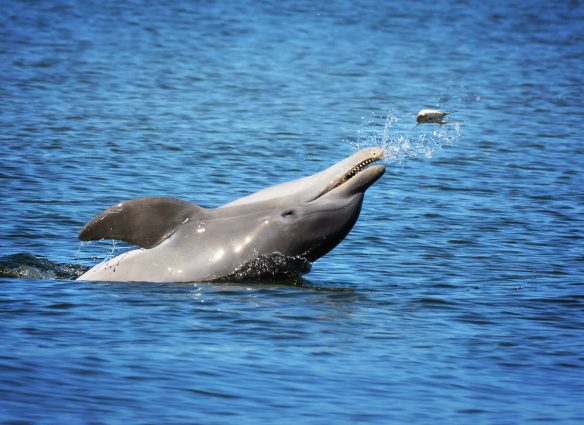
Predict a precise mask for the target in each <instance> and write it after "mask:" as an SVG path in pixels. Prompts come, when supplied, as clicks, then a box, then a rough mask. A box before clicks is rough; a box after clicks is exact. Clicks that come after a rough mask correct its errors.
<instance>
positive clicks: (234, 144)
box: [0, 0, 584, 424]
mask: <svg viewBox="0 0 584 425" xmlns="http://www.w3.org/2000/svg"><path fill="white" fill-rule="evenodd" d="M166 3H167V2H142V1H128V2H92V1H84V2H72V1H71V2H68V1H55V0H47V1H42V2H33V1H30V2H28V1H22V2H20V1H10V0H5V1H3V2H2V4H1V7H0V75H1V76H2V78H1V81H0V139H1V140H0V212H1V220H0V283H1V284H0V344H1V345H0V348H1V350H0V422H2V423H11V421H12V422H14V423H59V424H63V423H96V424H97V423H122V422H124V423H185V424H187V423H189V424H191V423H204V424H224V423H238V424H245V423H249V424H257V423H269V424H272V423H285V424H290V423H299V424H325V423H327V424H328V423H335V424H336V423H372V424H380V423H415V424H420V423H427V424H436V423H444V424H446V423H447V424H453V423H458V424H469V423H481V424H487V423H488V424H526V423H546V424H552V423H558V424H581V423H584V407H582V406H584V354H583V353H584V334H583V329H584V290H583V279H582V276H583V275H584V246H583V242H582V236H583V232H582V228H583V218H584V214H583V213H584V196H583V191H582V187H584V179H583V177H582V170H583V169H584V159H583V158H584V156H583V154H584V149H583V145H582V133H583V132H582V130H583V129H584V128H583V125H582V120H583V119H584V116H583V112H582V104H583V100H584V96H583V87H584V84H583V83H584V81H583V75H584V65H583V64H582V58H583V57H584V40H583V34H582V31H581V29H578V28H581V22H582V21H583V18H584V7H583V5H582V2H579V1H572V2H569V1H566V2H543V1H535V2H529V3H525V4H524V3H523V2H502V1H499V2H479V1H475V0H470V1H464V2H447V1H443V0H438V1H434V2H373V1H362V2H344V1H328V2H326V3H324V4H315V3H314V2H304V1H296V2H272V1H265V2H235V1H234V2H228V1H219V2H209V3H206V2H172V5H169V4H166ZM515 3H518V4H515ZM423 108H440V109H444V110H448V111H455V112H454V113H453V114H452V115H451V116H450V117H449V119H450V120H452V121H454V122H452V123H451V124H449V125H447V126H444V127H439V126H437V125H420V126H418V127H416V125H415V123H416V122H415V117H416V114H417V112H418V111H419V110H420V109H423ZM371 145H376V146H382V147H383V148H384V149H385V150H386V152H387V158H386V160H385V163H386V166H387V172H386V174H385V176H384V177H383V178H382V179H381V180H380V181H379V182H377V183H376V184H375V185H374V186H373V187H372V188H371V189H370V190H369V191H368V192H367V195H366V197H365V202H364V205H363V210H362V213H361V217H360V219H359V221H358V223H357V225H356V226H355V228H354V229H353V231H352V232H351V234H350V235H349V237H348V238H347V239H346V240H345V241H344V242H343V243H342V244H341V245H339V246H338V247H337V248H336V249H335V250H333V251H332V252H331V253H329V254H328V255H327V256H325V257H324V258H322V259H321V260H319V261H317V262H316V263H315V264H314V265H313V267H312V272H311V273H309V274H307V275H306V276H305V277H304V278H303V279H294V280H285V281H274V282H262V283H258V282H253V281H252V282H246V283H232V282H223V283H215V284H209V283H198V284H182V285H179V284H166V285H161V284H131V283H117V284H111V283H104V282H98V283H87V282H85V283H81V282H75V281H74V280H73V279H74V278H75V277H76V276H78V275H79V274H80V273H82V272H83V271H84V270H86V269H87V268H88V267H89V266H91V265H94V264H96V263H97V262H98V261H100V259H102V258H105V257H107V256H111V255H114V254H115V253H117V252H119V251H120V250H121V249H125V248H126V247H124V246H120V245H119V244H117V245H112V243H111V242H99V243H91V244H80V243H79V241H78V240H77V234H78V232H79V229H80V228H81V227H82V226H83V224H85V223H86V222H87V221H88V220H89V219H91V218H92V217H93V216H94V215H95V214H97V213H98V212H100V211H101V210H103V209H104V208H106V207H108V206H110V205H112V204H114V203H116V202H118V201H120V200H123V199H129V198H134V197H140V196H171V197H176V198H180V199H185V200H188V201H191V202H194V203H196V204H200V205H204V206H210V207H213V206H217V205H222V204H224V203H227V202H229V201H231V200H233V199H235V198H238V197H241V196H244V195H246V194H248V193H250V192H254V191H257V190H258V189H261V188H263V187H266V186H269V185H272V184H275V183H278V182H282V181H287V180H292V179H295V178H298V177H301V176H304V175H307V174H312V173H314V172H316V171H319V170H321V169H324V168H325V167H327V166H329V165H331V164H333V163H334V162H336V161H338V160H340V159H342V158H344V157H346V156H348V155H350V154H351V153H352V152H353V151H354V150H355V149H356V148H358V147H363V146H371ZM16 421H19V422H16Z"/></svg>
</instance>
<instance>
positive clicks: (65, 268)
mask: <svg viewBox="0 0 584 425" xmlns="http://www.w3.org/2000/svg"><path fill="white" fill-rule="evenodd" d="M88 269H89V267H86V266H81V265H78V264H62V263H56V262H53V261H51V260H49V259H47V258H44V257H41V256H37V255H33V254H29V253H27V252H21V253H18V254H12V255H7V256H3V257H0V277H8V278H15V279H41V280H45V279H67V280H74V279H77V278H78V277H79V276H81V275H82V274H83V273H84V272H85V271H87V270H88Z"/></svg>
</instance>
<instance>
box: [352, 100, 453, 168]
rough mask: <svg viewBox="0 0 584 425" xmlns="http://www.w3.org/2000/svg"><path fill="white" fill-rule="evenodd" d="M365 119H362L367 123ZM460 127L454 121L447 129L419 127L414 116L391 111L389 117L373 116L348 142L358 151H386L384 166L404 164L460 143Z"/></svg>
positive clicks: (426, 125) (428, 156)
mask: <svg viewBox="0 0 584 425" xmlns="http://www.w3.org/2000/svg"><path fill="white" fill-rule="evenodd" d="M364 119H365V118H363V120H364ZM461 137H462V127H461V123H460V122H459V121H456V120H451V121H450V122H449V123H448V124H446V125H442V126H440V125H438V124H422V125H419V126H416V120H415V115H414V116H412V114H408V115H406V114H400V113H399V112H397V111H395V110H392V109H390V110H389V112H388V113H387V114H386V115H383V114H377V113H374V114H372V116H371V118H370V119H369V120H368V121H367V122H366V123H365V124H364V125H363V128H362V129H361V130H360V131H359V132H358V136H357V137H356V138H351V139H349V142H350V143H351V144H352V145H353V148H354V149H355V150H358V149H362V148H364V147H368V146H377V147H380V148H382V149H383V150H384V151H385V162H387V163H390V164H403V163H404V162H405V161H406V160H407V159H413V158H417V157H420V156H423V157H425V158H432V156H433V155H434V153H435V152H436V151H437V150H441V149H444V148H445V147H447V146H450V145H452V144H453V143H455V142H457V141H458V140H460V138H461Z"/></svg>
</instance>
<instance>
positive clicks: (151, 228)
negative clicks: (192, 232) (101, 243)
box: [79, 198, 203, 248]
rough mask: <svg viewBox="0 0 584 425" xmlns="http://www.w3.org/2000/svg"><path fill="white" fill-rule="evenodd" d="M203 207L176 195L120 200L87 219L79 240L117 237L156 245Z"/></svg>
mask: <svg viewBox="0 0 584 425" xmlns="http://www.w3.org/2000/svg"><path fill="white" fill-rule="evenodd" d="M202 210H203V209H202V208H201V207H199V206H197V205H194V204H191V203H189V202H185V201H180V200H178V199H172V198H140V199H132V200H129V201H124V202H120V203H119V204H117V205H114V206H112V207H110V208H108V209H107V210H105V211H104V212H102V213H101V214H99V215H98V216H96V217H95V218H94V219H93V220H91V221H90V222H89V223H87V224H86V225H85V226H84V227H83V229H81V232H80V233H79V240H82V241H95V240H100V239H116V240H120V241H125V242H129V243H131V244H134V245H138V246H142V247H144V248H152V247H155V246H156V245H158V244H159V243H161V242H162V241H163V240H165V239H166V238H168V237H169V236H170V235H171V234H172V233H173V232H174V229H175V228H176V226H178V225H179V224H181V223H184V222H185V221H187V220H188V219H190V218H192V217H193V216H194V215H197V214H200V213H201V212H202Z"/></svg>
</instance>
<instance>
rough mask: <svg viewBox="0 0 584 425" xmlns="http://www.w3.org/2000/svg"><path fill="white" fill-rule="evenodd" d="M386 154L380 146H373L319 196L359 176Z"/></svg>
mask: <svg viewBox="0 0 584 425" xmlns="http://www.w3.org/2000/svg"><path fill="white" fill-rule="evenodd" d="M384 156H385V155H384V152H383V150H382V149H380V148H371V149H369V150H367V151H366V156H365V157H363V158H359V160H358V162H356V163H353V164H349V168H348V170H346V171H345V172H344V173H343V174H341V175H340V177H338V178H335V179H334V180H333V182H332V183H331V184H330V185H329V186H328V187H327V188H326V189H325V190H324V191H323V192H322V193H320V194H319V195H318V196H317V198H319V197H321V196H323V195H325V194H326V193H328V192H330V191H332V190H334V189H336V188H338V187H339V186H342V185H343V184H345V183H347V182H348V181H349V180H351V179H352V178H354V177H355V176H357V175H358V174H359V173H361V172H363V171H364V170H366V169H367V168H368V167H369V165H371V164H373V163H374V162H377V161H380V160H382V159H383V158H384Z"/></svg>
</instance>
